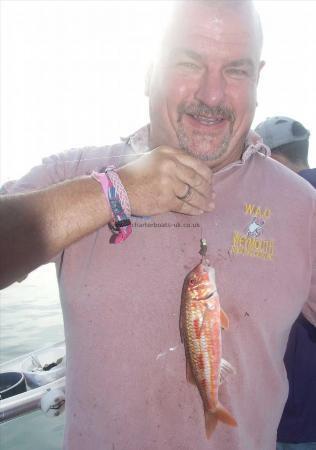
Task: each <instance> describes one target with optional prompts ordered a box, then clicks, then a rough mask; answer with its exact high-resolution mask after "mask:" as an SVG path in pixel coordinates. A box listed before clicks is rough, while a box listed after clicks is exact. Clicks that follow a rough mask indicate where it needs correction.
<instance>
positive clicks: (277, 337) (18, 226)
mask: <svg viewBox="0 0 316 450" xmlns="http://www.w3.org/2000/svg"><path fill="white" fill-rule="evenodd" d="M176 5H177V6H176V10H175V13H174V15H173V18H172V20H171V23H170V26H169V28H168V29H167V32H166V35H165V39H164V41H163V45H162V48H161V53H160V55H159V58H158V60H157V61H156V63H155V65H154V67H153V69H152V72H151V74H150V76H149V80H148V86H147V92H148V95H149V108H150V125H149V126H148V127H145V128H144V129H142V130H141V131H139V132H137V133H135V134H134V135H132V136H131V137H130V138H129V139H128V140H127V141H126V142H124V143H122V144H118V145H115V146H112V147H105V148H92V149H84V150H81V151H72V152H70V153H68V154H66V155H59V156H57V157H56V156H55V157H52V158H50V159H47V160H45V161H44V164H43V166H41V167H38V168H35V169H33V171H31V173H30V174H28V175H26V177H24V179H22V180H21V181H20V182H18V183H17V184H16V185H15V187H14V189H11V193H13V192H20V191H21V190H23V191H27V190H28V191H29V190H32V189H33V190H35V189H36V191H34V192H32V193H30V194H22V195H21V194H20V195H11V196H10V195H7V196H4V197H3V199H2V201H1V202H0V213H1V214H3V217H9V219H8V220H9V224H8V222H6V224H3V221H1V222H0V223H1V228H2V231H0V236H1V235H2V236H3V237H5V239H3V240H2V241H1V251H2V252H6V254H7V256H8V258H7V261H6V264H5V265H4V267H2V270H1V271H0V272H1V274H2V281H1V283H2V286H5V285H7V284H9V283H11V282H13V281H14V280H15V279H17V278H19V277H20V276H23V275H24V274H25V273H27V272H29V271H30V270H32V269H33V268H35V267H36V266H38V265H39V264H42V263H44V262H46V261H47V260H49V259H52V258H55V261H56V264H57V273H58V281H59V286H60V293H61V302H62V308H63V313H64V323H65V336H66V344H67V389H66V396H67V397H66V403H67V408H66V410H67V412H66V429H65V448H66V449H68V450H69V449H70V450H78V449H80V450H81V449H87V448H91V449H93V450H101V449H102V450H103V449H116V450H117V449H119V450H158V449H159V450H167V449H168V450H171V449H172V450H175V449H183V450H206V449H207V450H208V449H210V448H213V449H216V450H232V449H234V450H248V449H249V450H254V449H258V450H259V449H260V450H271V449H274V448H275V441H276V431H277V425H278V422H279V419H280V416H281V413H282V409H283V406H284V403H285V400H286V394H287V382H286V374H285V371H284V366H283V362H282V358H283V354H284V350H285V345H286V341H287V337H288V334H289V331H290V326H291V325H292V323H293V322H294V320H295V318H296V317H297V315H298V313H299V311H300V310H301V308H302V305H303V303H305V302H306V301H307V307H306V314H307V315H308V318H309V319H310V320H315V319H316V314H315V308H316V306H315V304H314V303H312V302H311V301H309V299H311V298H315V295H314V293H315V289H316V284H315V283H316V280H315V274H314V273H313V274H312V261H315V237H316V236H315V234H314V232H315V231H316V228H315V204H316V195H315V192H314V190H313V189H312V188H309V187H308V186H306V184H305V183H304V181H303V180H300V179H297V177H295V176H294V175H293V176H292V174H291V173H290V172H288V171H287V170H285V169H283V168H282V167H280V166H279V165H277V164H276V163H275V162H274V161H273V160H272V159H271V158H268V157H267V152H268V149H267V148H266V147H265V146H264V145H261V144H257V145H255V144H251V135H249V136H248V134H249V129H250V126H251V122H252V120H253V116H254V112H255V107H256V89H257V82H258V79H259V74H260V70H261V68H262V66H263V63H262V62H261V61H260V51H261V43H262V36H261V28H260V22H259V19H258V16H257V14H256V13H255V11H254V9H253V5H252V3H251V2H244V1H233V2H231V1H211V2H208V1H195V2H178V3H177V4H176ZM148 150H152V151H148ZM146 151H148V153H147V155H145V156H143V157H138V156H139V154H140V153H143V152H146ZM135 159H136V160H135ZM114 162H115V164H116V165H117V167H119V170H118V171H117V173H118V175H119V177H120V179H121V182H122V184H123V186H124V187H125V189H126V191H127V194H128V198H129V201H130V205H131V212H132V216H133V217H132V222H133V232H132V234H131V236H129V237H128V239H126V240H125V241H124V242H123V243H121V244H119V245H111V244H109V238H110V237H111V232H110V230H109V229H108V227H104V225H105V224H107V223H109V222H110V220H111V218H112V212H111V209H110V206H109V204H108V203H106V202H105V197H104V194H103V193H102V189H101V188H100V186H99V184H98V183H97V182H96V181H95V180H94V179H93V178H92V177H91V176H90V175H87V174H91V171H92V170H94V171H100V172H101V171H102V168H104V167H107V166H109V165H111V164H113V163H114ZM126 163H128V164H127V165H126ZM65 180H66V181H65ZM285 182H288V184H289V186H290V187H289V188H288V192H287V194H286V195H285V196H281V194H280V193H279V187H280V186H281V185H282V184H283V183H285ZM48 185H49V186H50V187H48V188H46V186H48ZM213 191H214V192H215V193H216V199H215V197H214V194H213ZM214 203H215V204H216V206H215V208H214ZM294 212H295V214H294ZM179 213H182V214H179ZM135 216H137V217H135ZM142 216H149V217H150V218H149V220H148V219H145V218H142ZM289 224H290V229H289V230H287V227H288V226H289ZM201 235H202V236H203V237H204V238H206V240H207V241H208V243H209V251H208V258H209V260H210V263H211V264H212V265H213V266H214V267H215V270H216V277H217V285H218V291H219V295H220V299H221V303H222V306H223V309H224V310H225V311H226V312H227V314H228V316H229V318H230V329H229V330H226V331H225V333H224V336H223V354H224V357H225V359H227V360H228V361H229V362H230V363H231V364H232V365H233V366H234V367H235V369H236V375H234V376H231V377H230V379H229V380H227V382H225V383H223V384H222V386H221V388H220V400H221V403H222V404H223V405H225V407H226V408H227V409H228V410H229V411H230V412H231V413H232V414H233V416H234V417H235V418H236V420H237V422H238V427H236V428H233V427H229V426H227V425H224V424H222V423H220V424H219V425H218V426H217V428H216V430H215V432H214V434H213V435H212V437H211V441H208V440H207V438H206V436H205V429H204V414H203V407H202V404H201V399H200V396H199V394H198V391H197V389H196V387H195V386H192V385H190V384H188V382H187V380H186V374H185V372H186V371H185V365H186V364H185V355H184V349H183V346H182V344H181V340H180V336H179V309H180V296H181V289H182V283H183V279H184V277H185V275H186V274H187V272H188V271H189V270H191V269H192V267H193V266H194V265H196V264H197V262H199V255H198V250H199V241H200V238H201ZM312 239H313V241H312ZM313 252H314V253H313Z"/></svg>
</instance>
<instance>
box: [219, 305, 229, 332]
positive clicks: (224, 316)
mask: <svg viewBox="0 0 316 450" xmlns="http://www.w3.org/2000/svg"><path fill="white" fill-rule="evenodd" d="M221 327H222V328H224V330H227V329H228V328H229V318H228V316H227V314H226V313H225V311H223V310H222V308H221Z"/></svg>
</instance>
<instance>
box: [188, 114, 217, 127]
mask: <svg viewBox="0 0 316 450" xmlns="http://www.w3.org/2000/svg"><path fill="white" fill-rule="evenodd" d="M193 117H194V119H196V120H198V121H199V122H201V123H203V124H205V125H213V124H215V123H220V122H221V121H222V120H223V118H222V117H220V118H216V119H211V118H207V117H203V116H195V115H194V116H193Z"/></svg>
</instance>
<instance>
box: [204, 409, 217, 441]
mask: <svg viewBox="0 0 316 450" xmlns="http://www.w3.org/2000/svg"><path fill="white" fill-rule="evenodd" d="M204 417H205V433H206V437H207V439H210V437H211V436H212V434H213V432H214V430H215V428H216V425H217V422H218V418H217V416H216V414H215V413H214V412H211V411H206V410H204Z"/></svg>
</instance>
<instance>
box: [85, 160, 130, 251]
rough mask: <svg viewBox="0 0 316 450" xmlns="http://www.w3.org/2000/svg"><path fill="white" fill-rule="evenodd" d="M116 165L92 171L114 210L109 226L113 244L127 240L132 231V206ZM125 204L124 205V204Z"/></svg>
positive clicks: (93, 176)
mask: <svg viewBox="0 0 316 450" xmlns="http://www.w3.org/2000/svg"><path fill="white" fill-rule="evenodd" d="M114 170H115V169H114V167H113V166H111V167H108V168H106V169H105V171H104V173H99V172H92V175H91V176H92V178H94V179H95V180H96V181H98V182H99V183H100V184H101V186H102V189H103V192H104V194H105V196H106V198H107V200H108V202H109V205H110V208H111V210H112V221H111V223H109V228H110V230H111V231H112V236H111V238H110V243H111V244H119V243H121V242H123V241H125V240H126V239H127V238H128V236H129V235H130V234H131V232H132V226H131V221H130V219H129V217H130V214H131V207H130V203H129V200H128V196H127V193H126V190H125V189H124V186H123V185H122V183H121V180H120V179H119V176H118V175H117V173H116V172H115V171H114ZM123 205H124V206H123Z"/></svg>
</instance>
